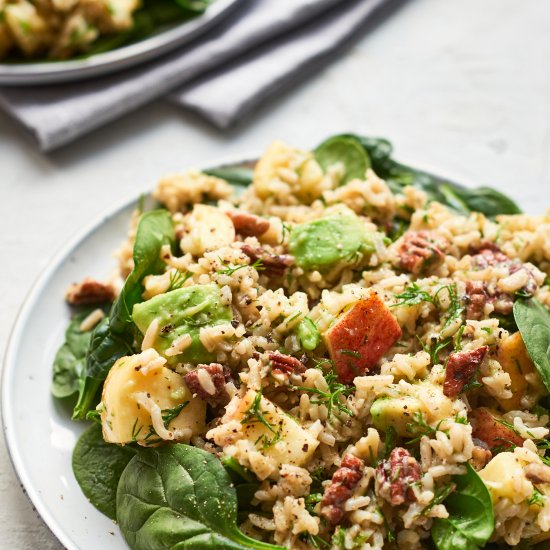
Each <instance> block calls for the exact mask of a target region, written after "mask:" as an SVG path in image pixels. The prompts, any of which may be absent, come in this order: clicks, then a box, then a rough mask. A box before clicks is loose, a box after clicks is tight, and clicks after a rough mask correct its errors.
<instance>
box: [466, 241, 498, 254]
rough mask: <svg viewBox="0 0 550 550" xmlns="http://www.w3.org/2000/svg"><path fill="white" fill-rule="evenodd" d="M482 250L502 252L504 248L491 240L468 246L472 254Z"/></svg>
mask: <svg viewBox="0 0 550 550" xmlns="http://www.w3.org/2000/svg"><path fill="white" fill-rule="evenodd" d="M482 250H492V251H493V252H502V250H501V249H500V247H499V246H498V245H497V244H495V243H492V242H490V241H483V242H481V243H480V244H478V245H470V246H469V247H468V252H469V253H470V254H472V255H473V254H478V253H479V252H481V251H482Z"/></svg>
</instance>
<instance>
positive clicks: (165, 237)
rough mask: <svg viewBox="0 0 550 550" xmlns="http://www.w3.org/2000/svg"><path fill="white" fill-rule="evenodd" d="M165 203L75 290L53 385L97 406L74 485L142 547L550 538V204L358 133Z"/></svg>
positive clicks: (79, 409) (83, 411)
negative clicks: (532, 205)
mask: <svg viewBox="0 0 550 550" xmlns="http://www.w3.org/2000/svg"><path fill="white" fill-rule="evenodd" d="M245 183H246V184H248V183H249V185H243V184H245ZM445 185H446V187H444V186H445ZM236 189H237V190H239V189H240V190H241V191H237V192H236ZM243 189H244V190H243ZM153 197H154V199H155V200H156V201H157V202H158V208H156V209H154V210H148V211H145V210H144V208H143V207H141V208H139V209H138V210H136V212H135V213H134V216H133V218H132V222H131V228H130V233H129V237H128V240H127V241H126V242H125V243H124V244H123V245H122V247H121V248H120V249H119V250H118V251H117V254H116V255H117V258H118V263H119V267H118V269H117V271H116V273H115V274H114V275H113V276H112V277H111V278H110V279H109V280H107V281H98V280H95V279H93V278H91V277H88V278H86V279H84V280H83V281H81V282H80V283H76V284H73V285H71V287H70V288H69V289H68V292H67V300H68V301H69V303H71V304H72V305H74V306H75V307H76V308H77V314H76V315H75V318H74V319H73V322H72V323H71V325H72V329H71V327H69V330H68V333H67V334H68V339H67V342H66V343H65V344H64V347H63V348H61V350H60V352H58V356H57V357H56V364H55V365H54V383H53V388H52V389H53V393H54V395H56V397H68V396H69V395H76V394H78V402H77V404H76V407H75V413H74V418H75V419H84V418H87V419H91V420H95V422H93V423H92V425H91V428H89V429H88V430H87V431H86V432H85V433H84V436H83V439H84V441H83V440H82V439H81V441H79V443H78V444H77V448H76V449H75V457H74V460H73V466H74V470H75V475H76V477H77V480H78V481H79V483H80V484H81V486H82V489H83V491H84V493H85V494H86V496H87V497H88V498H89V499H90V500H91V502H92V503H93V504H95V505H96V506H97V507H98V508H99V509H100V510H101V511H103V512H104V513H107V515H110V516H111V517H113V519H116V520H117V522H118V523H119V525H120V528H121V530H122V533H123V535H124V537H125V539H126V541H127V542H128V544H129V545H130V547H132V548H139V549H147V548H151V549H152V548H155V549H156V548H277V547H286V548H293V549H314V548H327V549H328V548H333V549H349V550H351V549H365V550H366V549H381V548H400V549H415V548H419V549H420V548H434V547H436V548H438V549H451V548H458V549H460V548H468V549H470V548H472V549H473V548H483V547H487V548H489V547H493V546H491V545H494V547H504V548H505V547H514V546H516V545H519V544H520V543H521V544H532V545H535V544H537V543H542V544H544V541H548V540H550V466H549V464H550V459H549V458H548V457H546V456H545V451H546V449H547V448H548V446H549V441H548V434H549V429H548V427H547V426H548V423H549V413H548V409H547V406H548V403H549V400H548V387H549V383H550V363H549V354H548V349H549V347H548V346H549V344H550V312H549V311H548V308H550V287H549V283H548V276H549V274H550V215H549V214H547V215H542V216H527V215H524V214H521V213H519V211H518V209H517V207H516V206H515V205H514V204H513V203H512V201H510V200H509V199H507V198H506V197H504V196H502V195H501V194H500V193H498V192H496V191H491V190H488V189H486V188H484V189H480V190H478V191H477V194H476V190H463V189H462V188H460V187H457V186H453V185H452V184H448V183H445V184H443V183H441V182H438V181H436V180H435V179H433V178H432V177H431V176H429V175H427V174H424V173H421V172H417V171H415V170H413V169H409V168H408V167H405V166H403V165H400V164H398V163H397V162H395V161H394V160H393V159H392V157H391V150H390V149H389V148H388V144H387V142H385V141H384V140H378V141H377V140H368V139H366V138H358V137H355V136H337V137H334V138H331V139H329V140H327V141H326V142H324V143H323V144H321V146H319V147H318V148H317V149H316V150H314V151H304V150H300V149H297V148H294V147H291V146H289V145H287V144H285V143H282V142H275V143H273V144H272V145H271V146H269V147H268V149H267V150H266V151H265V153H264V154H263V155H262V157H261V158H260V159H259V160H258V162H257V163H255V166H254V167H253V169H251V170H249V169H248V168H247V167H240V168H238V169H234V170H231V169H228V170H217V171H216V170H213V171H211V172H210V173H205V172H198V171H191V172H188V173H185V174H178V175H172V176H169V177H166V178H164V179H162V180H161V181H160V182H159V184H158V185H157V187H156V189H155V191H154V193H153ZM479 197H485V199H486V202H483V201H481V200H478V199H479ZM457 205H458V206H457ZM485 205H486V206H485ZM474 207H477V209H478V211H476V210H475V208H474ZM499 209H500V211H501V212H502V213H498V210H499ZM495 210H496V211H495ZM483 211H484V212H483ZM112 302H114V304H113V305H112V306H111V305H110V304H111V303H112ZM71 330H72V332H71V334H72V335H73V338H72V340H71V339H70V338H69V332H70V331H71ZM75 339H80V340H79V342H80V349H75V345H74V341H75ZM63 350H64V351H63ZM59 354H61V360H60V356H59ZM63 354H64V355H63ZM67 355H69V356H70V357H69V359H67ZM93 437H95V438H96V440H95V442H94V445H92V444H91V443H90V439H91V438H93ZM86 438H88V441H87V442H86ZM92 447H93V449H95V451H93V452H96V451H97V449H98V448H101V449H102V453H103V455H102V456H103V457H108V458H105V459H104V460H105V463H103V464H102V463H101V461H99V462H98V461H97V460H96V461H93V460H91V459H90V454H89V451H90V448H92ZM111 452H112V453H113V454H110V453H111ZM100 467H101V468H104V469H105V471H109V472H111V474H109V475H111V477H112V478H113V479H111V481H110V482H109V483H101V484H100V485H99V486H98V484H97V483H89V482H87V479H89V478H90V475H91V474H90V471H93V469H94V468H100ZM197 468H198V469H199V470H200V471H196V469H197ZM105 471H104V472H103V473H102V474H98V473H97V472H95V473H94V475H99V476H106V475H107V474H105ZM113 472H114V473H113ZM92 477H93V476H92ZM213 479H215V482H212V480H213ZM205 480H206V481H205ZM208 480H210V481H208ZM205 483H206V485H205ZM209 483H210V485H209ZM187 484H190V485H189V487H188V485H187ZM184 488H185V489H184ZM99 492H101V495H99V494H98V493H99ZM209 499H210V500H209ZM191 524H192V525H193V528H191V527H189V525H191ZM180 545H181V546H180Z"/></svg>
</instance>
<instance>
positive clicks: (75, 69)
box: [0, 0, 243, 87]
mask: <svg viewBox="0 0 550 550" xmlns="http://www.w3.org/2000/svg"><path fill="white" fill-rule="evenodd" d="M242 2H243V0H215V2H213V3H212V4H211V5H210V6H208V8H207V9H206V10H205V11H204V12H203V13H202V14H200V15H198V16H197V17H194V18H192V19H188V20H187V21H182V22H181V23H178V24H176V25H174V26H173V27H172V28H169V29H167V30H165V31H162V32H160V33H158V34H154V35H152V36H148V37H147V38H144V39H143V40H139V41H137V42H134V43H132V44H127V45H125V46H121V47H120V48H115V49H114V50H109V51H107V52H103V53H99V54H95V55H92V56H90V57H87V58H84V59H68V60H64V61H52V62H45V61H40V62H36V63H32V62H30V63H13V64H10V63H0V85H1V86H10V87H11V86H22V85H25V86H33V87H34V86H41V85H47V84H56V83H63V82H77V81H81V80H85V79H89V78H93V77H97V76H104V75H105V76H106V75H109V74H112V73H113V72H117V71H118V70H125V69H130V68H132V67H135V66H137V65H140V64H142V63H144V62H146V61H151V60H152V59H155V58H158V57H160V56H162V55H164V54H167V53H169V52H171V51H173V50H174V49H176V48H178V47H181V46H184V45H185V44H188V43H189V42H191V41H192V40H194V39H195V38H197V36H199V35H200V34H201V33H203V32H208V31H209V30H210V29H211V28H212V27H213V26H215V25H216V24H217V23H219V22H220V20H222V19H223V18H225V17H226V16H229V15H230V14H231V12H232V11H233V10H235V9H236V8H237V7H238V6H239V4H241V3H242Z"/></svg>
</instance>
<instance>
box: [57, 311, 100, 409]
mask: <svg viewBox="0 0 550 550" xmlns="http://www.w3.org/2000/svg"><path fill="white" fill-rule="evenodd" d="M91 311H92V308H86V309H84V310H82V311H80V312H79V313H76V314H75V315H74V316H73V318H72V319H71V322H70V323H69V326H68V327H67V330H66V331H65V342H64V343H63V345H62V346H61V347H60V348H59V350H58V351H57V353H56V355H55V359H54V361H53V377H52V386H51V391H52V395H53V396H54V397H57V398H58V399H63V398H65V397H69V396H71V395H73V394H74V393H76V392H78V388H79V380H80V373H81V372H82V370H83V368H84V363H85V359H86V350H87V349H88V346H89V344H90V338H91V336H92V332H91V331H88V332H82V331H81V330H80V323H82V321H83V320H84V319H85V318H86V317H87V316H88V315H89V314H90V312H91Z"/></svg>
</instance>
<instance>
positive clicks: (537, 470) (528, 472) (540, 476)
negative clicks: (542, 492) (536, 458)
mask: <svg viewBox="0 0 550 550" xmlns="http://www.w3.org/2000/svg"><path fill="white" fill-rule="evenodd" d="M524 471H525V477H526V478H527V479H528V480H529V481H532V482H533V483H535V484H536V485H538V484H539V483H550V467H549V466H546V464H539V463H537V462H531V463H530V464H527V466H525V470H524Z"/></svg>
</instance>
